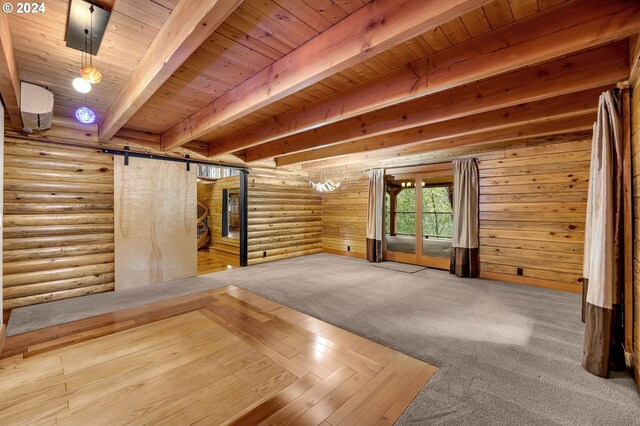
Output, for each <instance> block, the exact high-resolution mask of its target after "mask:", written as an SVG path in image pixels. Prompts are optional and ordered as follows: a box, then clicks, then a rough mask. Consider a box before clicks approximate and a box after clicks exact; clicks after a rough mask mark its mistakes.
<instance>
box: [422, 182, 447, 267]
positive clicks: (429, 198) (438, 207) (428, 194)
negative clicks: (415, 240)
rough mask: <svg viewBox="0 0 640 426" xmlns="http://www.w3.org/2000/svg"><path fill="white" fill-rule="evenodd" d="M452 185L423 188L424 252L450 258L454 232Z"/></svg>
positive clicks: (433, 255) (430, 255)
mask: <svg viewBox="0 0 640 426" xmlns="http://www.w3.org/2000/svg"><path fill="white" fill-rule="evenodd" d="M451 190H452V188H451V187H450V186H442V185H441V186H425V187H424V188H422V234H423V235H422V254H423V255H424V256H429V257H441V258H449V257H450V256H451V237H452V232H453V226H452V219H453V206H452V202H453V201H452V200H453V196H452V195H453V194H451Z"/></svg>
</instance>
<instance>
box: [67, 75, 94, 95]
mask: <svg viewBox="0 0 640 426" xmlns="http://www.w3.org/2000/svg"><path fill="white" fill-rule="evenodd" d="M71 84H73V88H74V89H76V90H77V91H78V92H80V93H89V92H90V91H91V83H89V82H88V81H87V80H85V79H83V78H82V77H76V78H74V79H73V81H72V82H71Z"/></svg>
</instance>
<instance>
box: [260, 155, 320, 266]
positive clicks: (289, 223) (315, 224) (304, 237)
mask: <svg viewBox="0 0 640 426" xmlns="http://www.w3.org/2000/svg"><path fill="white" fill-rule="evenodd" d="M309 180H310V177H309V175H308V173H306V172H301V171H299V170H288V169H285V168H282V169H273V168H267V167H254V168H251V170H250V172H249V176H248V186H249V188H248V189H249V195H248V197H249V204H248V215H249V217H248V263H249V265H254V264H258V263H264V262H270V261H273V260H279V259H286V258H289V257H295V256H301V255H305V254H312V253H318V252H320V251H322V204H321V195H320V193H318V192H317V191H315V190H314V189H312V188H311V187H310V185H309Z"/></svg>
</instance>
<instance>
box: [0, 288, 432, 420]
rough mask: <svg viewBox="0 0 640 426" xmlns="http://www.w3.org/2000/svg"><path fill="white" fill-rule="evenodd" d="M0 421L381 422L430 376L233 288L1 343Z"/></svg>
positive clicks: (419, 366) (394, 415)
mask: <svg viewBox="0 0 640 426" xmlns="http://www.w3.org/2000/svg"><path fill="white" fill-rule="evenodd" d="M0 357H1V358H2V359H1V360H0V424H39V423H46V424H94V425H95V424H124V423H133V424H194V423H197V424H292V423H295V424H325V425H327V424H330V425H337V424H366V425H368V424H378V423H381V424H392V423H393V422H395V421H396V420H397V419H398V417H399V416H400V415H401V414H402V412H403V411H404V410H405V409H406V407H407V406H408V405H409V403H411V401H412V400H413V399H414V397H415V396H416V395H417V393H418V392H419V391H420V390H421V389H422V387H423V386H424V385H425V384H426V383H427V382H428V381H429V379H430V378H431V376H432V375H433V374H434V373H435V371H436V368H435V367H433V366H431V365H429V364H426V363H424V362H422V361H419V360H417V359H414V358H411V357H409V356H407V355H404V354H402V353H399V352H396V351H394V350H392V349H390V348H387V347H384V346H382V345H379V344H377V343H375V342H372V341H369V340H367V339H364V338H362V337H359V336H356V335H354V334H352V333H349V332H347V331H344V330H342V329H339V328H337V327H334V326H331V325H329V324H327V323H324V322H322V321H320V320H317V319H315V318H312V317H310V316H308V315H305V314H302V313H300V312H297V311H295V310H292V309H289V308H287V307H285V306H282V305H279V304H277V303H274V302H272V301H270V300H267V299H264V298H262V297H260V296H257V295H255V294H253V293H250V292H248V291H245V290H242V289H240V288H238V287H234V286H228V287H224V288H221V289H216V290H213V291H208V292H204V293H198V294H195V295H190V296H185V297H182V298H179V299H174V300H170V301H163V302H158V303H154V304H151V305H145V306H142V307H136V308H132V309H127V310H123V311H119V312H115V313H111V314H106V315H101V316H98V317H94V318H89V319H86V320H80V321H75V322H72V323H68V324H63V325H60V326H55V327H50V328H47V329H42V330H36V331H33V332H29V333H25V334H22V335H17V336H10V337H7V340H6V343H5V348H4V352H3V353H2V354H1V356H0Z"/></svg>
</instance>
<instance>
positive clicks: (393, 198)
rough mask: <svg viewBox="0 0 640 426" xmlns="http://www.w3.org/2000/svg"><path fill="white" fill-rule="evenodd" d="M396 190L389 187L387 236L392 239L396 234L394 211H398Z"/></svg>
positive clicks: (393, 187)
mask: <svg viewBox="0 0 640 426" xmlns="http://www.w3.org/2000/svg"><path fill="white" fill-rule="evenodd" d="M398 193H400V191H398V188H397V187H395V186H391V187H390V188H389V200H390V201H389V235H391V236H392V237H393V236H395V235H396V234H397V231H396V210H398Z"/></svg>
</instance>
